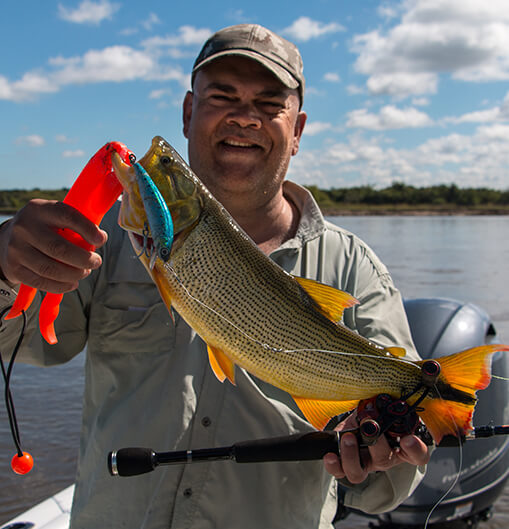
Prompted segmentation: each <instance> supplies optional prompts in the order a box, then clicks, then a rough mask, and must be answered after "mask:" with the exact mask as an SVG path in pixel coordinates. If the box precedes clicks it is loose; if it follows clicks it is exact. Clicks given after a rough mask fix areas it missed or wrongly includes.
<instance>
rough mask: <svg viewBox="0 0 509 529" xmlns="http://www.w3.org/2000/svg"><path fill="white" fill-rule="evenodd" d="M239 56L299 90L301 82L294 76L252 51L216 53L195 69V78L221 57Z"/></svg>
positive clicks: (237, 50)
mask: <svg viewBox="0 0 509 529" xmlns="http://www.w3.org/2000/svg"><path fill="white" fill-rule="evenodd" d="M232 55H234V56H239V57H247V58H249V59H252V60H253V61H256V62H258V63H260V64H261V65H262V66H264V67H265V68H267V69H268V70H269V71H270V72H272V73H273V74H274V75H275V76H276V77H277V78H278V79H279V80H280V81H281V82H282V83H283V84H284V85H285V86H286V87H288V88H292V89H297V88H299V82H298V81H297V79H295V77H293V75H291V74H290V73H289V72H288V71H287V70H285V69H284V68H283V67H282V66H280V65H279V64H277V63H276V62H274V61H271V60H270V59H267V58H266V57H263V56H262V55H260V54H259V53H256V52H254V51H251V50H242V49H240V50H239V49H235V50H223V51H218V52H217V53H214V55H211V56H209V57H207V58H206V59H205V60H203V61H201V62H200V63H199V64H197V65H196V66H195V67H194V68H193V77H194V75H195V74H196V72H197V71H198V70H200V69H201V68H203V67H204V66H205V65H207V64H210V63H211V62H213V61H215V60H216V59H219V58H220V57H227V56H232Z"/></svg>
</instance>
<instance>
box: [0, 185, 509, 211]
mask: <svg viewBox="0 0 509 529" xmlns="http://www.w3.org/2000/svg"><path fill="white" fill-rule="evenodd" d="M308 189H309V190H310V191H311V193H312V194H313V196H314V197H315V199H316V200H317V202H318V204H319V206H320V208H321V209H322V211H323V212H324V213H325V214H327V215H342V214H348V215H352V214H363V215H370V214H458V213H459V214H461V213H469V214H483V213H484V214H505V215H509V190H505V191H501V190H494V189H488V188H484V187H481V188H460V187H458V186H457V185H455V184H451V185H437V186H429V187H414V186H408V185H406V184H402V183H399V182H395V183H393V184H392V185H391V186H389V187H386V188H385V189H375V188H373V187H371V186H360V187H347V188H332V189H328V190H324V189H319V188H318V187H316V186H308ZM67 191H68V190H67V189H54V190H43V189H31V190H27V189H11V190H4V191H1V190H0V214H3V215H11V214H14V213H15V212H16V211H17V210H18V209H19V208H21V207H22V206H24V205H25V204H26V203H27V202H28V201H29V200H30V199H32V198H45V199H50V200H63V198H64V197H65V195H66V193H67Z"/></svg>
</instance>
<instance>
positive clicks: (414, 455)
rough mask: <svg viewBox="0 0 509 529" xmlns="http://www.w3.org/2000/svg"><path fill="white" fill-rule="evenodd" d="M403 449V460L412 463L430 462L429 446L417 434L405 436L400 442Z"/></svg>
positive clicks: (401, 451) (422, 463)
mask: <svg viewBox="0 0 509 529" xmlns="http://www.w3.org/2000/svg"><path fill="white" fill-rule="evenodd" d="M399 445H400V447H401V450H400V453H399V456H400V458H401V460H402V461H406V462H407V463H411V464H412V465H426V464H427V463H428V462H429V458H430V455H431V454H430V451H429V447H428V446H427V445H426V444H425V443H423V442H422V440H421V439H419V438H418V437H416V436H415V435H407V436H405V437H403V438H402V439H401V441H400V443H399Z"/></svg>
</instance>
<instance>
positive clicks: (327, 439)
mask: <svg viewBox="0 0 509 529" xmlns="http://www.w3.org/2000/svg"><path fill="white" fill-rule="evenodd" d="M338 439H339V437H338V433H337V432H334V431H323V432H307V433H298V434H293V435H286V436H283V437H270V438H268V439H258V440H255V441H243V442H240V443H235V444H234V445H233V455H234V458H235V461H236V462H237V463H258V462H263V461H310V460H316V459H322V457H323V456H324V455H325V454H327V453H329V452H333V453H335V454H338Z"/></svg>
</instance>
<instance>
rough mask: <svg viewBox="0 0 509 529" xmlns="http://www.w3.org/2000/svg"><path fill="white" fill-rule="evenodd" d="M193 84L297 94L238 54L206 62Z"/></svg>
mask: <svg viewBox="0 0 509 529" xmlns="http://www.w3.org/2000/svg"><path fill="white" fill-rule="evenodd" d="M195 84H196V85H198V86H199V87H200V88H201V89H205V88H222V89H224V90H226V91H233V90H236V89H237V88H238V87H240V86H245V85H248V86H252V87H253V88H254V87H256V89H257V90H258V91H264V92H267V94H269V93H271V94H273V95H276V94H279V95H282V96H283V95H288V94H298V92H297V90H295V89H291V88H288V87H287V86H285V85H284V84H283V83H282V82H281V81H280V80H279V79H278V78H277V77H276V76H275V75H274V74H273V73H272V72H271V71H270V70H268V69H267V68H265V67H264V66H262V65H261V64H260V63H258V62H256V61H254V60H251V59H248V58H246V57H240V56H238V57H236V56H233V57H232V56H229V57H221V58H218V59H217V60H215V61H212V62H211V63H210V64H207V65H206V66H204V67H203V68H201V69H200V70H199V71H198V72H197V73H196V77H195Z"/></svg>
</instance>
